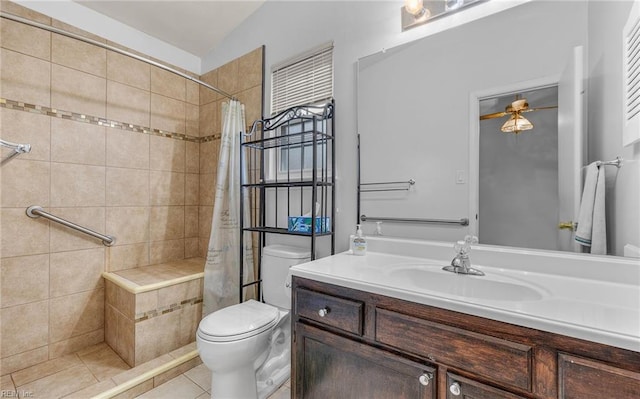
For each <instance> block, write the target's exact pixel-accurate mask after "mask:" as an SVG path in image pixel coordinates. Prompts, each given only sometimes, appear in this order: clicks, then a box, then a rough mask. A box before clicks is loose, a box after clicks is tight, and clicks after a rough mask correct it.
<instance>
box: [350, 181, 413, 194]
mask: <svg viewBox="0 0 640 399" xmlns="http://www.w3.org/2000/svg"><path fill="white" fill-rule="evenodd" d="M389 184H392V185H401V184H408V186H407V187H405V188H370V189H362V188H358V189H359V190H360V192H361V193H370V192H374V191H409V190H410V189H411V186H413V185H414V184H416V181H415V180H413V179H409V180H408V181H383V182H378V183H360V186H382V185H389Z"/></svg>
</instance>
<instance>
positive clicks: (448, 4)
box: [400, 0, 486, 31]
mask: <svg viewBox="0 0 640 399" xmlns="http://www.w3.org/2000/svg"><path fill="white" fill-rule="evenodd" d="M481 1H486V0H426V1H425V0H404V5H403V6H402V8H401V9H400V15H401V19H402V30H403V31H405V30H407V29H411V28H415V27H416V26H420V25H423V24H424V23H426V22H427V21H431V20H433V19H436V18H440V17H443V16H445V15H448V14H452V13H454V12H458V11H460V10H461V9H463V8H465V7H467V6H470V5H472V4H475V3H479V2H481Z"/></svg>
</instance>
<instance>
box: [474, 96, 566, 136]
mask: <svg viewBox="0 0 640 399" xmlns="http://www.w3.org/2000/svg"><path fill="white" fill-rule="evenodd" d="M553 108H558V106H557V105H552V106H548V107H536V108H529V103H528V102H527V99H526V98H520V95H516V99H515V101H514V102H512V103H511V104H509V105H507V107H506V108H505V110H504V111H503V112H494V113H492V114H485V115H481V116H480V120H481V121H483V120H486V119H494V118H502V117H503V116H507V115H509V119H507V121H506V122H505V123H504V124H503V125H502V127H501V128H500V130H501V131H503V132H505V133H514V134H518V133H520V132H522V131H524V130H531V129H533V123H531V122H530V121H529V120H528V119H527V118H525V117H524V116H522V114H523V113H525V112H532V111H540V110H544V109H553Z"/></svg>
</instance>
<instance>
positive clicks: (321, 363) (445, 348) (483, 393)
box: [291, 276, 640, 399]
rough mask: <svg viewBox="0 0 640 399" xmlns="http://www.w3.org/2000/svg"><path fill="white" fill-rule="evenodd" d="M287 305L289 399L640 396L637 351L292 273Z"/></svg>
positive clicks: (602, 398) (623, 398)
mask: <svg viewBox="0 0 640 399" xmlns="http://www.w3.org/2000/svg"><path fill="white" fill-rule="evenodd" d="M292 309H293V319H292V320H293V327H292V328H293V346H294V350H293V352H292V376H291V377H292V378H291V381H292V395H293V397H294V398H323V399H326V398H341V399H342V398H344V399H351V398H363V399H364V398H366V399H370V398H381V399H386V398H389V399H396V398H437V399H459V398H465V399H520V398H524V399H578V398H579V399H639V398H640V352H634V351H629V350H624V349H620V348H615V347H610V346H607V345H603V344H597V343H593V342H588V341H584V340H580V339H576V338H570V337H565V336H561V335H557V334H552V333H548V332H544V331H539V330H535V329H531V328H526V327H520V326H516V325H512V324H508V323H503V322H498V321H495V320H490V319H485V318H481V317H477V316H472V315H467V314H462V313H458V312H453V311H449V310H444V309H440V308H435V307H431V306H427V305H421V304H416V303H413V302H407V301H403V300H399V299H395V298H390V297H385V296H381V295H376V294H371V293H367V292H363V291H358V290H353V289H349V288H344V287H339V286H335V285H331V284H325V283H320V282H317V281H314V280H308V279H303V278H299V277H295V276H294V278H293V307H292ZM639 349H640V348H639Z"/></svg>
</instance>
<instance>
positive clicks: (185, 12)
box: [74, 0, 265, 58]
mask: <svg viewBox="0 0 640 399" xmlns="http://www.w3.org/2000/svg"><path fill="white" fill-rule="evenodd" d="M74 1H75V2H76V3H78V4H81V5H82V6H85V7H87V8H90V9H92V10H94V11H96V12H99V13H100V14H103V15H106V16H107V17H110V18H112V19H115V20H116V21H119V22H121V23H123V24H125V25H128V26H130V27H132V28H134V29H136V30H138V31H141V32H144V33H146V34H148V35H150V36H153V37H155V38H156V39H159V40H161V41H164V42H166V43H169V44H171V45H173V46H175V47H178V48H180V49H182V50H184V51H186V52H188V53H191V54H193V55H195V56H197V57H199V58H202V57H204V56H205V55H206V54H208V53H209V52H210V51H211V50H213V49H214V48H215V47H216V46H217V45H218V44H219V43H220V42H221V41H222V39H223V38H224V37H225V36H226V35H227V34H228V33H230V32H231V31H232V30H233V29H235V28H236V27H237V26H238V25H240V24H241V23H242V22H243V21H244V20H245V19H246V18H247V17H249V15H251V14H252V13H253V12H254V11H255V10H257V9H258V7H260V6H261V5H262V4H263V3H264V1H265V0H207V1H190V0H172V1H166V0H165V1H157V0H134V1H113V0H111V1H102V0H74Z"/></svg>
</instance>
